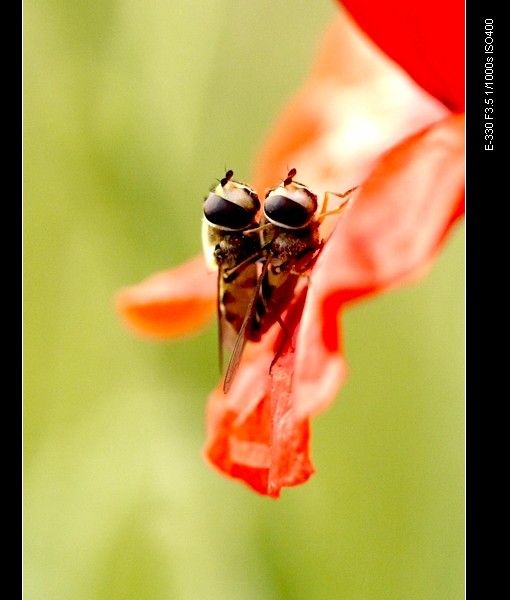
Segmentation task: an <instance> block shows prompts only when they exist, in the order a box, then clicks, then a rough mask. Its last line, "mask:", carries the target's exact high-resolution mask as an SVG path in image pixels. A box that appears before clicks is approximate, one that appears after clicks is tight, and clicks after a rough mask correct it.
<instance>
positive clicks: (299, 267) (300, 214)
mask: <svg viewBox="0 0 510 600" xmlns="http://www.w3.org/2000/svg"><path fill="white" fill-rule="evenodd" d="M295 175H296V169H290V170H289V172H288V174H287V177H286V179H285V180H284V181H283V182H282V183H281V184H280V185H279V186H277V187H275V188H272V189H270V190H269V191H268V192H267V194H266V196H265V199H264V203H263V213H262V217H261V219H260V223H259V225H258V227H256V228H254V229H249V228H247V229H246V230H244V233H243V235H245V236H246V237H248V236H250V235H252V234H253V233H258V234H259V244H260V252H261V260H262V261H263V266H262V270H261V273H260V274H259V278H258V280H257V284H256V286H255V289H254V291H253V297H252V299H251V302H250V304H249V306H248V310H247V312H246V315H245V319H244V321H243V323H242V325H241V328H240V330H239V333H238V338H237V341H236V344H235V346H234V350H233V353H232V357H231V360H230V363H229V366H228V369H227V371H226V375H225V381H224V386H223V390H224V391H225V392H227V391H228V389H229V388H230V385H231V383H232V380H233V378H234V376H235V373H236V371H237V368H238V366H239V361H240V359H241V354H242V351H243V349H244V346H245V344H246V341H247V340H252V341H257V340H258V339H260V336H261V335H262V334H264V333H265V332H266V331H268V330H269V328H270V327H271V326H272V325H274V323H276V322H278V323H279V324H280V326H281V328H282V330H283V331H284V334H285V333H286V330H285V324H284V323H283V321H282V319H281V314H282V312H283V311H284V310H285V309H286V308H287V306H288V305H289V303H290V301H291V300H292V297H293V295H294V291H295V288H296V285H297V283H298V281H299V279H300V277H302V276H303V275H306V274H307V273H308V272H309V271H310V269H311V268H312V266H313V264H314V263H315V261H316V260H317V258H318V256H319V253H320V251H321V249H322V247H323V245H324V240H323V239H322V237H321V234H320V224H321V223H322V221H323V219H325V218H326V217H327V216H330V215H334V214H340V213H341V212H343V210H344V209H345V208H346V206H347V204H348V201H349V196H350V194H351V193H352V192H353V191H354V190H355V189H356V188H351V189H350V190H347V191H346V192H344V193H343V194H336V193H332V192H327V193H326V195H325V197H324V202H323V204H322V207H321V210H320V212H319V213H318V214H317V211H318V200H317V196H316V195H315V194H314V193H313V192H312V191H311V190H310V189H309V188H308V187H307V186H306V185H304V184H302V183H298V182H297V181H294V177H295ZM330 195H334V196H337V197H338V198H340V199H345V200H344V201H343V202H341V203H340V204H339V206H337V207H336V208H335V209H333V210H327V205H328V199H329V196H330ZM278 352H279V351H277V352H276V355H275V357H274V359H273V361H272V363H271V367H272V365H273V364H274V362H275V360H276V358H277V357H278Z"/></svg>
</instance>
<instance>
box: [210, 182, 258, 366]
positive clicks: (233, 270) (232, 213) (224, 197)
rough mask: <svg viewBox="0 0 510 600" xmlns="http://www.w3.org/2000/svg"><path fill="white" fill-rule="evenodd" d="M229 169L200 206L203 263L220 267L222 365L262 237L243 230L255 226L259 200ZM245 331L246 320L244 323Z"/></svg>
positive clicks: (245, 302)
mask: <svg viewBox="0 0 510 600" xmlns="http://www.w3.org/2000/svg"><path fill="white" fill-rule="evenodd" d="M233 176H234V173H233V171H230V170H229V171H227V172H226V173H225V177H223V179H221V180H220V181H219V183H218V185H217V186H216V187H214V188H213V189H212V190H211V192H210V193H209V195H208V196H207V198H205V200H204V205H203V221H202V245H203V249H204V254H205V257H206V262H207V264H208V266H209V267H210V268H212V269H217V271H218V279H217V281H218V284H217V285H218V295H217V313H218V334H219V335H218V340H219V359H220V370H221V372H223V367H224V365H225V362H226V355H227V353H228V351H231V350H232V349H233V347H234V345H235V343H236V339H237V337H238V335H239V332H240V331H241V327H242V325H243V322H244V321H245V319H246V315H247V314H248V312H249V307H250V302H251V300H252V299H253V297H254V294H255V292H256V288H257V281H258V273H257V265H256V264H255V263H256V261H257V260H258V259H259V258H260V255H261V253H260V242H259V239H258V236H256V235H245V232H246V230H249V229H254V228H257V227H258V225H259V224H258V222H257V214H258V212H259V210H260V200H259V198H258V195H257V193H256V192H255V190H253V188H251V187H250V186H249V185H247V184H245V183H240V182H238V181H234V180H233V179H232V178H233ZM244 329H245V330H246V325H245V327H244Z"/></svg>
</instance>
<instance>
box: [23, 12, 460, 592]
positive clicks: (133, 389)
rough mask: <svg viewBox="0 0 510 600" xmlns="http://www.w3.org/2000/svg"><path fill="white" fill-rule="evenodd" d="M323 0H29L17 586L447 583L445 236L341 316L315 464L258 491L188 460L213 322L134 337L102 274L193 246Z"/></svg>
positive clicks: (455, 407) (259, 131)
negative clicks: (340, 352) (340, 357)
mask: <svg viewBox="0 0 510 600" xmlns="http://www.w3.org/2000/svg"><path fill="white" fill-rule="evenodd" d="M334 13H335V6H334V4H333V3H332V2H329V1H328V0H321V1H316V2H313V3H302V4H301V8H298V6H297V4H296V3H295V2H291V1H290V0H283V1H280V2H273V1H272V0H271V1H270V0H259V1H257V2H234V1H227V0H209V1H208V2H200V3H179V2H171V1H168V0H167V1H166V2H163V1H161V0H160V1H158V0H153V1H149V2H140V1H138V2H136V1H134V0H122V1H118V2H114V1H112V0H81V1H80V2H78V1H71V0H26V1H25V3H24V21H25V29H24V73H25V84H24V104H25V113H24V130H25V132H24V136H25V137H24V161H25V162H24V166H25V180H24V261H25V267H24V307H25V317H24V371H25V378H24V504H25V512H24V576H25V581H24V590H25V598H26V599H27V600H96V599H97V600H99V599H109V600H116V599H122V600H128V599H137V600H140V599H148V600H167V599H175V600H195V599H196V600H216V599H221V600H230V599H232V600H234V599H235V600H239V599H243V600H244V599H246V600H284V599H291V600H314V599H321V600H322V599H340V600H344V599H345V600H415V599H416V600H436V599H437V600H451V599H458V598H462V597H463V583H464V574H463V565H464V560H463V551H464V547H463V535H464V488H463V486H464V412H463V411H464V280H463V277H464V239H463V227H458V228H457V230H456V231H455V233H454V235H453V236H452V237H451V238H450V239H449V241H448V243H447V245H446V248H445V250H444V252H443V253H442V254H441V256H440V258H439V260H438V261H437V263H436V264H435V266H434V268H433V271H432V273H431V274H430V276H428V278H427V279H426V280H425V281H423V282H421V283H420V284H418V285H414V286H411V287H407V288H405V289H402V290H399V291H395V292H392V293H390V294H387V295H385V296H383V297H380V298H377V299H374V300H370V301H366V302H363V303H360V304H358V305H356V306H355V307H353V308H352V309H351V310H350V311H349V312H348V313H347V314H346V315H345V317H344V328H345V331H344V334H345V347H346V353H347V357H348V360H349V365H350V377H349V379H348V381H347V383H346V385H345V386H344V388H343V390H342V391H341V394H340V395H339V399H338V401H337V402H336V404H335V405H334V406H332V408H331V409H330V410H329V411H327V412H326V413H324V414H323V415H321V416H320V417H318V418H317V419H316V420H315V421H314V424H313V438H312V458H313V461H314V464H315V467H316V469H317V472H316V474H315V475H314V476H313V477H312V479H311V480H310V481H309V482H308V483H307V484H306V485H303V486H300V487H297V488H293V489H286V490H284V491H283V495H282V497H281V499H279V500H278V501H274V500H270V499H267V498H263V497H259V496H257V495H255V494H254V493H252V492H251V491H250V490H249V489H248V488H247V487H245V486H243V485H242V484H240V483H237V482H234V481H230V480H227V479H225V478H223V477H222V476H220V475H218V474H217V473H216V472H213V470H211V468H209V467H208V466H207V465H205V463H204V462H203V460H202V457H201V449H202V444H203V441H204V404H205V400H206V397H207V395H208V393H209V391H210V390H211V389H212V387H213V386H214V385H215V383H216V381H217V377H218V374H217V352H216V328H215V325H214V324H213V323H212V324H211V326H210V327H209V328H208V329H207V331H205V332H204V333H203V335H200V336H196V337H193V338H190V339H188V340H184V341H180V342H174V343H167V344H166V343H161V344H160V343H154V342H148V341H146V340H141V339H137V338H135V337H133V336H132V335H130V334H129V333H128V332H127V331H126V330H125V329H124V328H123V327H122V325H121V323H120V322H119V320H118V318H117V316H116V314H115V312H114V310H113V302H112V298H113V296H114V294H115V291H116V290H117V289H118V288H120V287H123V286H125V285H129V284H132V283H136V282H138V281H139V280H141V279H143V278H145V277H146V276H148V275H149V274H151V273H153V272H156V271H159V270H163V269H166V268H168V267H170V266H173V265H177V264H179V263H180V262H181V261H183V260H184V259H187V258H189V257H191V256H194V255H195V254H197V253H199V252H200V233H199V229H200V225H199V223H200V212H201V200H202V198H203V195H204V193H205V191H206V190H207V188H208V186H209V185H210V184H211V183H212V182H213V181H214V178H216V177H219V176H220V175H221V174H222V172H223V169H224V168H225V166H228V167H229V168H233V169H234V170H235V171H236V174H237V175H238V176H239V177H240V178H241V179H249V176H250V169H251V167H252V161H253V158H254V156H255V154H256V150H257V148H258V147H259V146H260V143H261V141H262V139H263V137H264V135H265V134H266V132H267V131H268V130H269V128H270V126H271V123H272V122H273V121H274V119H275V117H276V115H277V114H278V111H279V110H280V109H281V108H282V107H283V105H284V104H285V102H286V100H287V99H288V97H289V96H290V95H291V94H292V92H293V90H295V89H296V88H297V87H298V86H299V83H300V81H301V80H302V79H303V77H304V76H305V74H306V72H307V70H308V68H309V66H310V64H311V62H312V59H313V54H314V49H315V47H316V43H317V40H318V39H319V37H320V35H321V33H322V31H323V30H324V28H325V26H326V25H327V23H328V22H329V20H330V19H331V17H332V16H333V15H334Z"/></svg>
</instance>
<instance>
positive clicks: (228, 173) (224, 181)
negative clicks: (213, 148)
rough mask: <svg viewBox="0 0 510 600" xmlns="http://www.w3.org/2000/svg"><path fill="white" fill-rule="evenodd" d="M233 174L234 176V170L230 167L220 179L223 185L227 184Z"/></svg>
mask: <svg viewBox="0 0 510 600" xmlns="http://www.w3.org/2000/svg"><path fill="white" fill-rule="evenodd" d="M233 176H234V171H232V170H231V169H229V170H228V171H227V172H226V173H225V177H224V178H223V179H222V180H221V181H220V184H221V187H225V186H226V185H227V183H228V182H229V181H230V180H231V179H232V177H233Z"/></svg>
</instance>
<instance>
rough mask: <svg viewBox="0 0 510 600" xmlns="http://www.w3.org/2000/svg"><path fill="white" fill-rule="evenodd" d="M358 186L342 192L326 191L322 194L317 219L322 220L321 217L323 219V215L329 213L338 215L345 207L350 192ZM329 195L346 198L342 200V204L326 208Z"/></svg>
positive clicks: (325, 215)
mask: <svg viewBox="0 0 510 600" xmlns="http://www.w3.org/2000/svg"><path fill="white" fill-rule="evenodd" d="M358 187H359V186H356V187H353V188H351V189H350V190H347V191H346V192H344V193H343V194H340V193H336V192H326V193H325V194H324V202H323V204H322V209H321V212H320V215H319V216H318V217H317V220H318V221H322V219H324V218H325V217H328V216H329V215H339V214H340V213H341V212H343V210H344V209H345V208H346V207H347V204H348V202H349V196H350V195H351V194H352V192H354V190H357V189H358ZM330 196H336V197H337V198H347V200H346V201H345V202H342V204H340V206H338V207H337V208H333V209H332V210H327V208H328V200H329V197H330Z"/></svg>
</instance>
